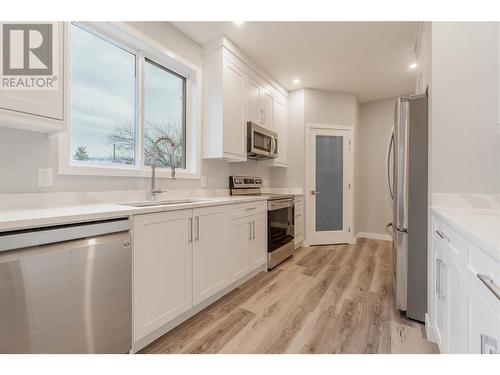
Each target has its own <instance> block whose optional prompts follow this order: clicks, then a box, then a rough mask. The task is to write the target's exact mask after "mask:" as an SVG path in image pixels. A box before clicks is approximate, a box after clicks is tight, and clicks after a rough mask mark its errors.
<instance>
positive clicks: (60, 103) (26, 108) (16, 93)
mask: <svg viewBox="0 0 500 375" xmlns="http://www.w3.org/2000/svg"><path fill="white" fill-rule="evenodd" d="M54 26H55V27H56V28H57V33H56V34H55V35H54V36H56V39H55V40H54V43H57V51H58V52H57V54H56V58H57V71H55V72H53V73H54V76H56V75H57V89H51V90H0V108H3V109H8V110H11V111H16V112H21V113H25V114H30V115H35V116H40V117H48V118H51V119H56V120H62V119H63V108H64V84H65V80H64V53H65V51H64V33H65V28H64V22H57V23H55V25H54Z"/></svg>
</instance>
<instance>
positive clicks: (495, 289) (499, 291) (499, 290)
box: [477, 273, 500, 300]
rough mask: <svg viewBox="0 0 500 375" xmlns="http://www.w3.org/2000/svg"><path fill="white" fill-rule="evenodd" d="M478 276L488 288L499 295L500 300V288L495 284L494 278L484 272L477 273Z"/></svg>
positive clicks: (496, 295)
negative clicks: (483, 273)
mask: <svg viewBox="0 0 500 375" xmlns="http://www.w3.org/2000/svg"><path fill="white" fill-rule="evenodd" d="M477 277H478V278H479V280H481V282H482V283H483V284H484V285H486V288H488V289H489V290H490V291H491V292H492V293H493V294H494V295H495V297H497V299H498V300H500V288H499V287H498V286H497V285H495V282H494V281H493V279H492V278H491V277H489V276H486V275H482V274H479V273H478V274H477Z"/></svg>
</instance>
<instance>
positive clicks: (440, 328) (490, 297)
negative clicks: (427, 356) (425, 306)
mask: <svg viewBox="0 0 500 375" xmlns="http://www.w3.org/2000/svg"><path fill="white" fill-rule="evenodd" d="M432 228H433V233H432V246H431V249H430V258H431V260H432V263H431V264H432V266H433V267H431V269H432V272H433V275H432V277H429V280H428V282H429V283H431V286H432V288H431V290H432V294H431V300H430V303H429V307H430V309H429V325H430V326H431V327H432V328H431V329H432V330H433V336H434V338H435V341H436V343H437V344H438V346H439V349H440V351H441V353H493V352H498V351H499V349H500V345H499V343H498V342H499V341H498V340H499V339H500V300H499V299H498V298H497V297H496V296H495V295H494V293H492V292H491V290H489V289H488V288H487V287H486V286H485V285H484V283H483V282H482V281H481V280H480V278H479V277H478V275H481V274H484V275H489V276H488V277H490V276H491V282H492V283H496V280H497V279H498V269H499V267H498V266H499V264H498V262H497V260H495V259H493V258H491V257H489V256H488V255H486V254H485V253H484V252H483V251H482V250H481V249H479V248H477V247H475V246H474V245H472V244H470V243H469V242H468V241H467V240H466V239H464V238H463V237H462V236H461V235H460V233H458V232H456V231H455V230H454V229H452V228H451V227H450V226H448V225H447V224H445V223H444V222H442V220H441V219H439V218H437V217H436V216H433V224H432ZM429 276H431V275H429Z"/></svg>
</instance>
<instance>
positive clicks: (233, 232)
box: [229, 212, 267, 281]
mask: <svg viewBox="0 0 500 375" xmlns="http://www.w3.org/2000/svg"><path fill="white" fill-rule="evenodd" d="M229 233H230V239H229V258H230V261H231V265H230V271H231V276H230V277H231V281H235V280H238V279H239V278H241V277H242V276H243V275H245V274H246V273H248V272H249V270H253V269H255V268H257V267H259V266H262V265H263V264H265V263H266V261H267V216H266V213H262V212H261V213H255V214H252V215H247V216H242V217H233V218H231V220H230V222H229Z"/></svg>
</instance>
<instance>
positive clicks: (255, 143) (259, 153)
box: [247, 122, 278, 159]
mask: <svg viewBox="0 0 500 375" xmlns="http://www.w3.org/2000/svg"><path fill="white" fill-rule="evenodd" d="M247 137H248V139H247V158H248V159H272V158H276V157H277V156H278V134H276V133H275V132H273V131H271V130H268V129H266V128H263V127H262V126H259V125H257V124H254V123H253V122H248V123H247Z"/></svg>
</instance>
